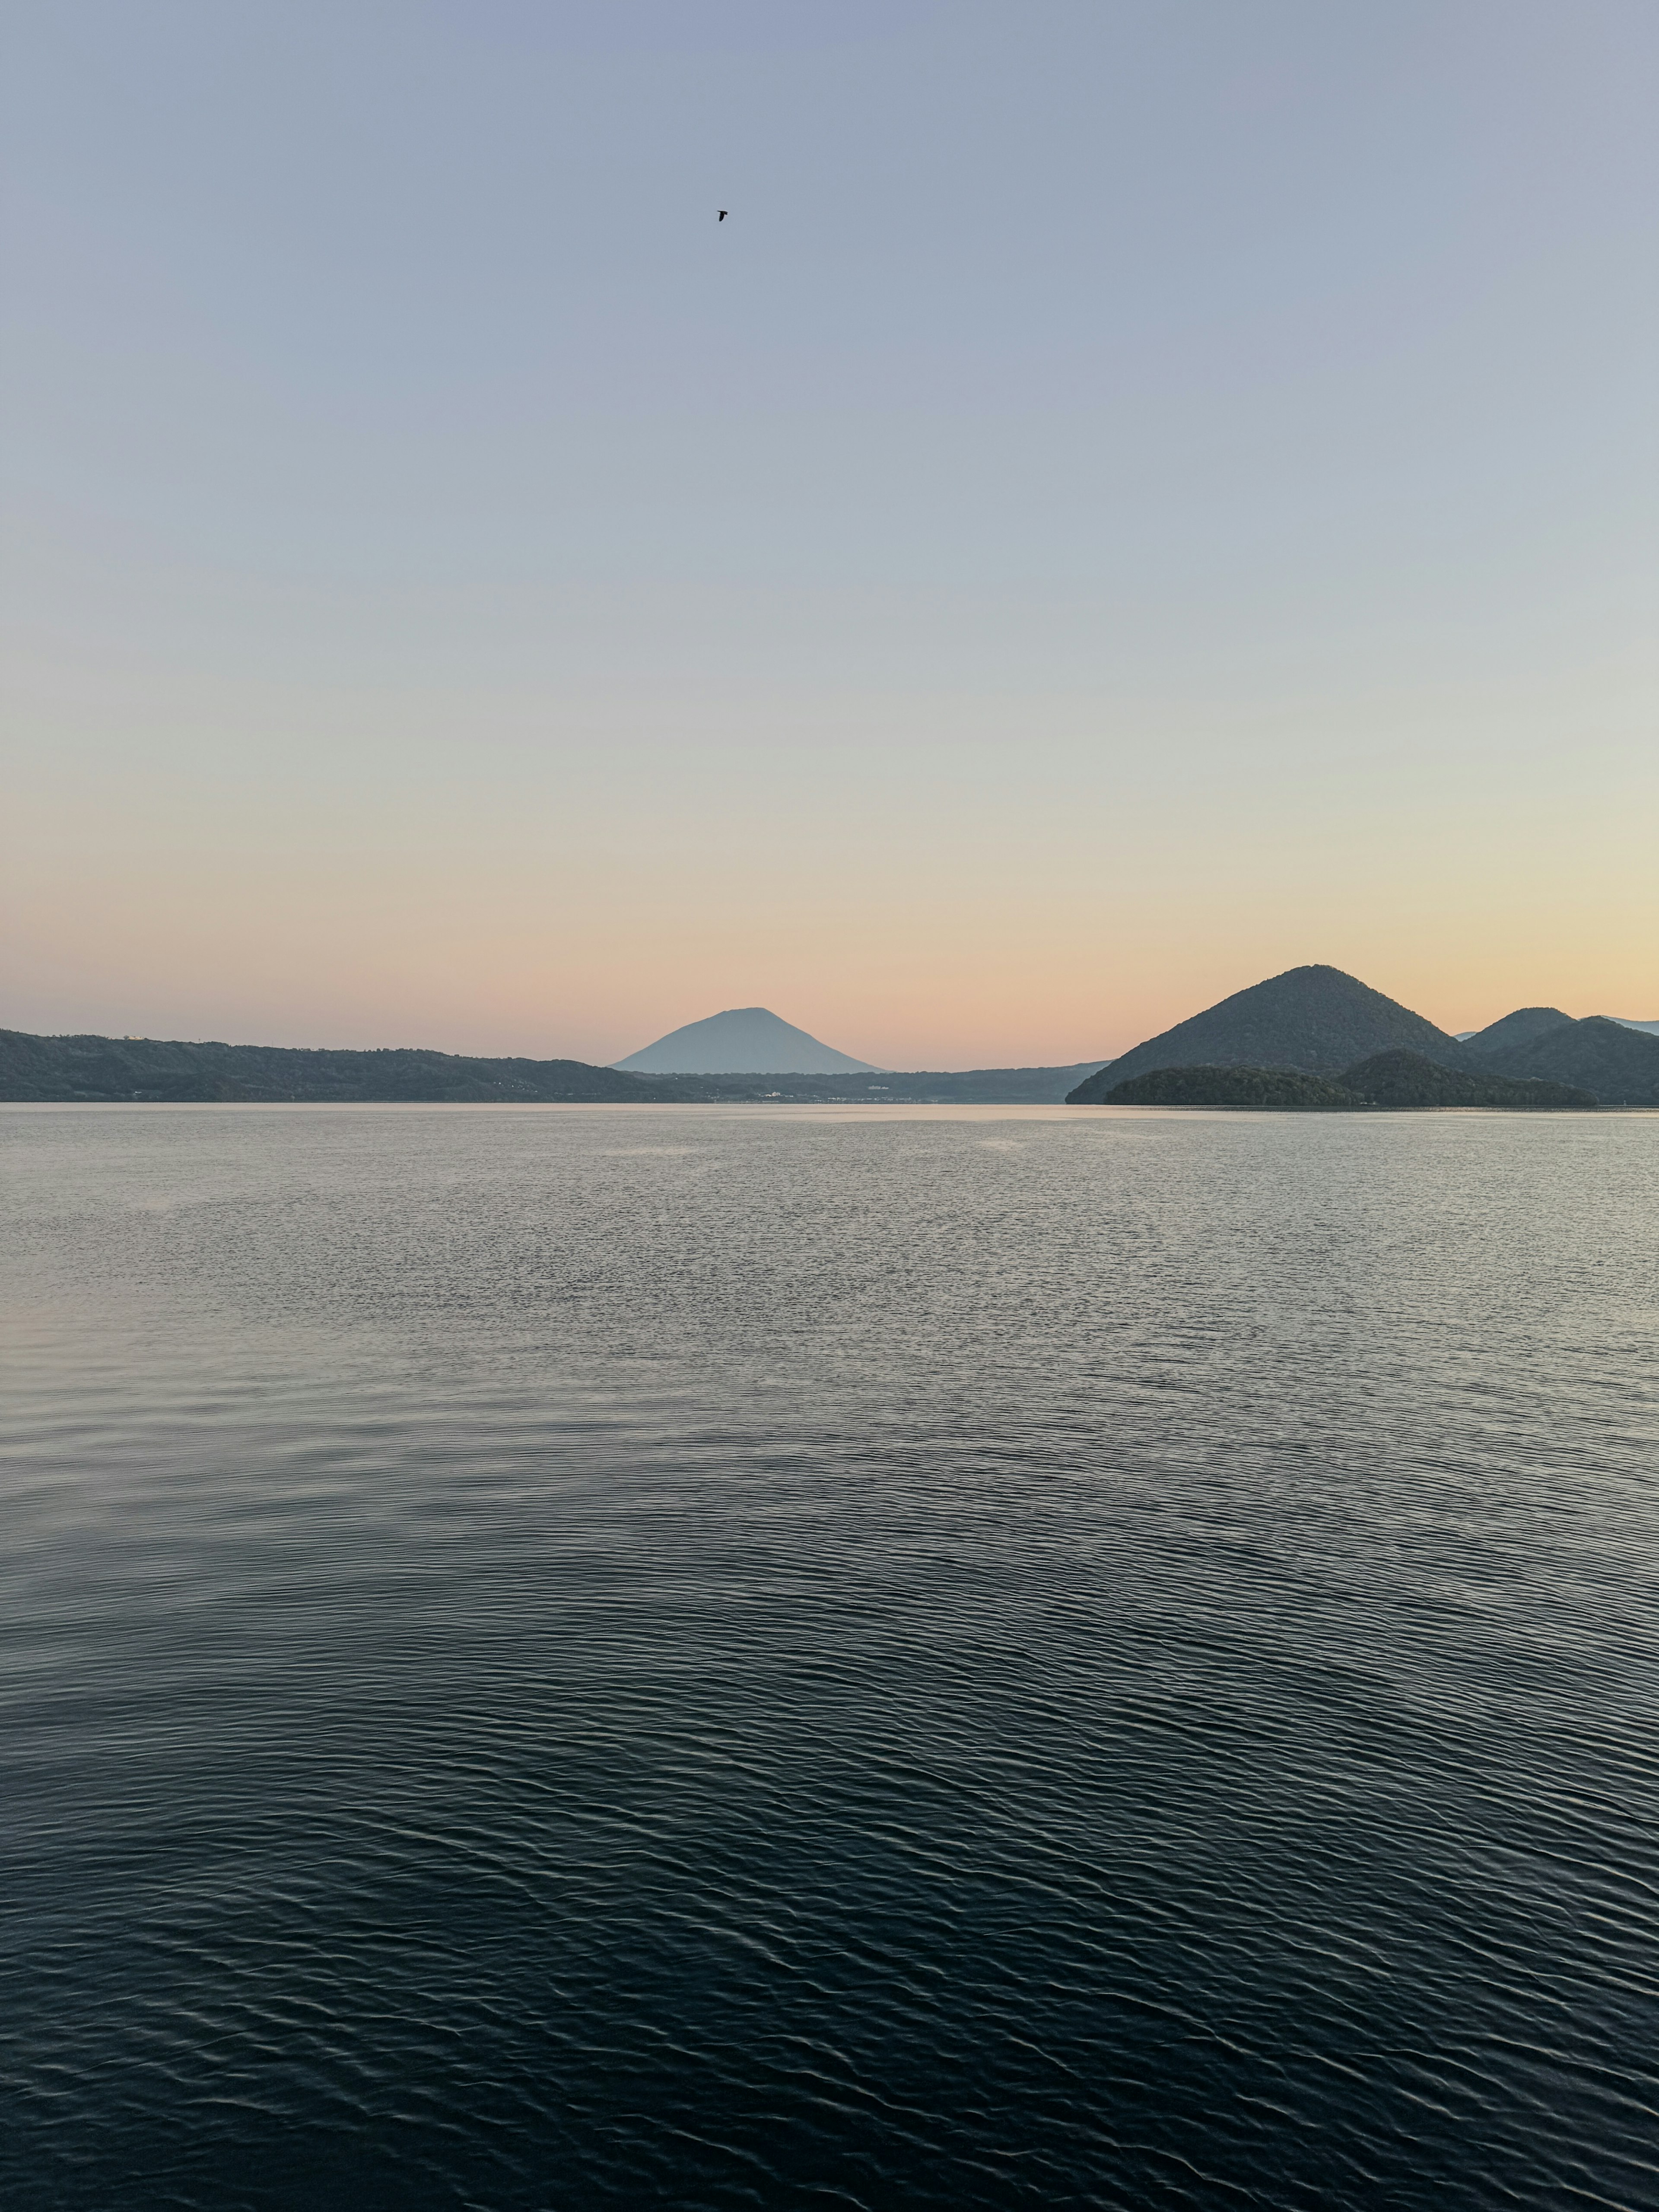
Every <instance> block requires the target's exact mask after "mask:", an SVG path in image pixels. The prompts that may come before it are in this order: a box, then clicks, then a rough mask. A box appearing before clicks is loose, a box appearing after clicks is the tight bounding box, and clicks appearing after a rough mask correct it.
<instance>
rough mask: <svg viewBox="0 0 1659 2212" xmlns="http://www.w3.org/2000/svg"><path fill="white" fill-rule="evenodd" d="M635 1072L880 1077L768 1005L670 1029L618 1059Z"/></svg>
mask: <svg viewBox="0 0 1659 2212" xmlns="http://www.w3.org/2000/svg"><path fill="white" fill-rule="evenodd" d="M615 1064H616V1066H617V1067H619V1068H625V1069H627V1070H628V1071H629V1073H633V1074H635V1075H776V1074H786V1075H877V1074H879V1073H880V1072H881V1071H880V1070H879V1069H878V1068H874V1067H872V1066H871V1065H870V1063H869V1061H868V1060H853V1059H851V1058H849V1056H848V1054H846V1053H844V1052H837V1051H836V1049H835V1048H834V1046H833V1045H827V1044H820V1043H819V1042H818V1040H817V1037H815V1036H808V1035H807V1033H806V1031H805V1030H798V1029H797V1028H796V1027H795V1026H794V1024H793V1022H786V1021H782V1020H781V1019H780V1018H779V1017H778V1016H777V1015H776V1014H775V1013H772V1012H770V1011H769V1009H768V1008H767V1007H765V1006H733V1007H732V1008H731V1009H730V1010H729V1011H728V1012H726V1013H723V1014H710V1015H709V1016H708V1019H707V1020H706V1021H701V1022H688V1023H687V1024H685V1026H684V1029H678V1030H670V1031H669V1033H668V1035H667V1036H663V1037H659V1038H658V1039H657V1042H655V1044H648V1045H647V1046H646V1047H645V1048H644V1049H643V1050H642V1051H640V1052H633V1053H629V1055H628V1058H627V1059H626V1060H617V1062H616V1063H615Z"/></svg>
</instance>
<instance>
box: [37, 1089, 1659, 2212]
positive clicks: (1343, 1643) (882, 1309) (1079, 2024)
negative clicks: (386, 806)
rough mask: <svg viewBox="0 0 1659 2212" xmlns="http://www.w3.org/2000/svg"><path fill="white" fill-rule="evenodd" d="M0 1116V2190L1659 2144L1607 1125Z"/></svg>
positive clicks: (548, 2202) (77, 2200)
mask: <svg viewBox="0 0 1659 2212" xmlns="http://www.w3.org/2000/svg"><path fill="white" fill-rule="evenodd" d="M0 1140H3V1144H4V1147H5V1152H6V1155H7V1176H6V1186H7V1194H8V1202H9V1219H8V1222H7V1226H6V1249H7V1254H8V1260H7V1282H8V1327H7V1340H8V1345H9V1351H8V1355H7V1357H8V1367H9V1382H10V1384H11V1386H12V1387H11V1390H10V1404H11V1417H10V1427H9V1435H8V1446H7V1452H6V1458H5V1462H4V1468H3V1474H0V1481H3V1502H4V1510H5V1527H6V1531H7V1541H6V1544H5V1547H4V1553H3V1563H0V1577H3V1582H0V1598H3V1605H0V1632H3V1644H0V1705H3V1732H0V1759H3V1769H4V1771H3V1774H0V1788H3V1793H4V1802H5V1805H6V1807H7V1818H6V1820H5V1823H4V1826H3V1831H0V1854H3V1866H0V1874H3V1880H0V1902H3V1910H4V1913H5V1929H4V1936H5V1941H4V1946H3V1954H0V1956H3V1961H4V1963H3V1966H0V1973H3V1976H4V1978H5V1984H6V1990H5V1997H4V2002H3V2004H0V2076H3V2083H0V2087H3V2101H4V2108H5V2111H6V2114H7V2118H6V2122H5V2127H4V2131H3V2135H0V2183H3V2194H4V2201H5V2202H6V2203H7V2204H8V2206H9V2207H12V2208H34V2207H41V2208H45V2207H48V2206H50V2207H52V2208H69V2207H74V2208H79V2207H83V2206H84V2207H88V2208H98V2212H105V2208H112V2207H121V2208H123V2212H146V2209H147V2208H149V2207H161V2206H196V2207H201V2208H204V2212H207V2208H211V2209H212V2212H228V2208H235V2207H239V2206H250V2207H252V2206H257V2207H260V2208H266V2207H269V2208H283V2209H284V2212H286V2208H289V2207H301V2206H303V2207H307V2208H314V2207H327V2208H332V2207H336V2206H338V2207H341V2208H345V2207H351V2208H353V2212H365V2208H376V2207H381V2206H385V2207H388V2208H389V2207H393V2206H397V2207H421V2208H426V2207H447V2206H452V2205H453V2206H456V2207H460V2206H472V2207H491V2208H494V2207H501V2208H511V2209H512V2212H518V2208H520V2207H522V2208H532V2207H560V2208H563V2207H573V2208H575V2207H586V2206H590V2205H592V2206H607V2205H616V2206H619V2207H620V2206H629V2207H637V2206H642V2205H671V2206H684V2207H702V2206H709V2207H726V2206H731V2207H733V2208H735V2207H738V2206H747V2207H754V2206H762V2207H767V2208H771V2207H779V2208H783V2207H795V2206H798V2205H809V2204H816V2203H823V2204H825V2205H839V2206H852V2207H857V2206H865V2207H870V2208H878V2207H879V2208H888V2207H893V2208H897V2207H905V2208H912V2207H929V2206H939V2207H945V2206H951V2207H964V2206H967V2207H974V2206H984V2207H1006V2206H1012V2205H1032V2206H1043V2207H1048V2206H1084V2205H1088V2206H1098V2205H1103V2206H1122V2207H1126V2208H1127V2207H1136V2208H1139V2207H1144V2206H1148V2205H1154V2206H1155V2205H1159V2204H1166V2203H1167V2204H1170V2205H1183V2206H1210V2205H1218V2206H1219V2205H1229V2206H1237V2205H1243V2206H1259V2207H1269V2208H1279V2207H1284V2208H1291V2207H1307V2208H1325V2207H1332V2206H1336V2207H1342V2206H1353V2207H1364V2208H1371V2207H1378V2206H1386V2207H1398V2206H1413V2207H1414V2206H1419V2205H1421V2206H1425V2207H1428V2206H1435V2207H1471V2206H1486V2205H1491V2206H1493V2207H1498V2206H1500V2205H1501V2206H1505V2207H1515V2206H1528V2207H1541V2206H1553V2205H1563V2206H1565V2205H1613V2206H1628V2207H1631V2208H1635V2207H1638V2206H1646V2205H1650V2204H1651V2203H1653V2202H1654V2201H1655V2198H1656V2194H1659V2182H1656V2167H1655V2153H1656V2142H1659V2120H1656V2089H1659V2072H1656V2059H1659V2034H1656V2033H1655V2026H1656V2020H1659V2007H1656V1968H1659V1935H1656V1919H1655V1897H1656V1894H1659V1833H1656V1814H1659V1773H1656V1749H1655V1747H1656V1744H1659V1725H1656V1723H1659V1711H1656V1706H1659V1697H1656V1665H1655V1661H1656V1650H1659V1638H1656V1629H1659V1620H1656V1604H1655V1591H1656V1577H1655V1567H1656V1564H1659V1561H1656V1552H1659V1508H1656V1470H1659V1452H1656V1439H1659V1419H1656V1398H1659V1390H1656V1361H1655V1358H1654V1314H1655V1266H1656V1252H1659V1235H1656V1230H1659V1117H1654V1116H1643V1115H1595V1116H1585V1117H1571V1118H1569V1117H1563V1118H1562V1119H1561V1120H1559V1121H1554V1120H1548V1121H1546V1120H1544V1119H1542V1118H1541V1119H1539V1120H1535V1121H1534V1120H1531V1119H1528V1118H1522V1117H1519V1116H1517V1117H1513V1118H1508V1119H1506V1118H1504V1117H1502V1116H1498V1115H1492V1116H1483V1115H1456V1116H1453V1115H1434V1116H1404V1115H1401V1116H1375V1117H1370V1116H1368V1117H1364V1119H1360V1118H1358V1117H1356V1118H1355V1119H1353V1120H1349V1119H1346V1118H1338V1117H1333V1118H1331V1119H1330V1120H1328V1121H1325V1120H1317V1119H1314V1118H1312V1117H1301V1116H1292V1117H1285V1118H1279V1117H1273V1116H1260V1117H1258V1116H1225V1115H1215V1116H1205V1115H1187V1116H1182V1115H1174V1114H1170V1115H1160V1114H1156V1113H1142V1114H1112V1113H1088V1112H1076V1111H1073V1112H1066V1111H1064V1110H1059V1109H1056V1110H1052V1111H1051V1110H1048V1109H1000V1108H999V1109H989V1108H986V1109H875V1110H872V1109H851V1110H842V1111H836V1110H833V1109H831V1110H815V1109H782V1110H779V1109H773V1110H771V1111H765V1110H753V1109H667V1110H662V1111H656V1110H647V1109H588V1110H572V1111H562V1110H558V1109H553V1110H548V1111H542V1112H503V1111H499V1110H485V1111H482V1112H455V1111H443V1110H419V1109H416V1110H408V1109H405V1110H397V1109H392V1110H376V1109H362V1110H357V1111H352V1110H345V1111H334V1112H330V1111H319V1110H299V1111H294V1110H287V1109H272V1110H247V1109H242V1110H237V1109H228V1110H221V1109H173V1110H165V1109H163V1110H154V1111H151V1110H144V1109H132V1110H120V1109H118V1110H113V1111H102V1112H100V1111H97V1110H77V1109H46V1110H35V1111H31V1110H13V1111H9V1112H6V1113H4V1114H0Z"/></svg>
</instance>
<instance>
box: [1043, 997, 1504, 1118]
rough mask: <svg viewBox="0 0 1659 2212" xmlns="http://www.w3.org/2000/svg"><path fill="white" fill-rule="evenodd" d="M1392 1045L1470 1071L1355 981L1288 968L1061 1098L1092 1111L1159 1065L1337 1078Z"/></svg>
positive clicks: (1429, 1026)
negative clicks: (1293, 1071)
mask: <svg viewBox="0 0 1659 2212" xmlns="http://www.w3.org/2000/svg"><path fill="white" fill-rule="evenodd" d="M1396 1048H1404V1049H1405V1050H1407V1052H1420V1053H1421V1054H1423V1056H1424V1058H1425V1060H1434V1061H1435V1062H1437V1064H1438V1065H1439V1066H1443V1067H1467V1066H1469V1065H1470V1064H1471V1063H1470V1062H1469V1060H1468V1057H1467V1053H1466V1048H1465V1047H1464V1046H1462V1045H1461V1044H1459V1043H1458V1042H1457V1040H1456V1038H1455V1037H1451V1036H1447V1035H1446V1032H1445V1031H1444V1030H1437V1029H1436V1027H1435V1025H1434V1024H1433V1023H1432V1022H1429V1021H1425V1020H1424V1018H1423V1017H1422V1015H1421V1014H1414V1013H1413V1012H1412V1010H1411V1008H1410V1007H1409V1006H1401V1005H1400V1004H1399V1003H1398V1001H1397V1000H1394V999H1385V998H1384V997H1383V994H1382V992H1381V991H1373V990H1372V989H1371V988H1370V985H1369V984H1366V983H1362V982H1361V981H1359V980H1358V977H1357V976H1354V975H1344V974H1343V972H1342V970H1341V969H1340V968H1326V967H1310V968H1291V969H1287V970H1286V971H1285V974H1284V975H1273V976H1269V978H1268V979H1267V981H1266V982H1265V983H1253V984H1252V985H1251V986H1250V987H1249V990H1247V991H1235V992H1234V994H1233V995H1232V996H1231V998H1230V999H1223V1000H1219V1001H1218V1004H1217V1005H1215V1006H1208V1007H1206V1009H1205V1011H1204V1012H1202V1013H1201V1014H1194V1015H1193V1016H1192V1018H1190V1020H1188V1021H1184V1022H1177V1023H1176V1026H1175V1027H1174V1029H1172V1030H1164V1033H1163V1035H1162V1036H1155V1037H1149V1038H1148V1039H1147V1041H1146V1043H1145V1044H1138V1045H1136V1046H1135V1048H1134V1049H1133V1051H1132V1052H1126V1053H1124V1054H1122V1055H1121V1058H1119V1059H1117V1060H1113V1061H1112V1062H1111V1063H1110V1065H1109V1066H1107V1067H1103V1068H1102V1069H1101V1071H1100V1073H1098V1074H1097V1075H1091V1077H1090V1078H1089V1079H1088V1081H1087V1082H1086V1083H1080V1084H1079V1085H1078V1087H1077V1089H1076V1090H1075V1091H1072V1092H1070V1093H1069V1094H1068V1099H1069V1103H1071V1104H1073V1105H1075V1106H1087V1105H1095V1104H1097V1103H1098V1102H1099V1101H1100V1100H1101V1099H1102V1098H1103V1097H1105V1095H1106V1093H1107V1092H1108V1091H1112V1090H1115V1088H1116V1087H1117V1085H1119V1084H1121V1083H1127V1082H1129V1081H1131V1080H1132V1079H1133V1078H1134V1077H1136V1076H1138V1075H1149V1074H1151V1073H1152V1072H1153V1071H1154V1070H1156V1069H1161V1068H1166V1067H1200V1066H1210V1067H1261V1068H1284V1067H1292V1068H1301V1069H1303V1070H1304V1072H1305V1073H1308V1074H1310V1075H1340V1073H1341V1072H1342V1070H1343V1069H1344V1068H1345V1067H1351V1066H1352V1065H1353V1063H1354V1062H1355V1061H1356V1060H1366V1059H1369V1058H1370V1055H1371V1054H1373V1053H1378V1052H1389V1051H1391V1050H1395V1049H1396Z"/></svg>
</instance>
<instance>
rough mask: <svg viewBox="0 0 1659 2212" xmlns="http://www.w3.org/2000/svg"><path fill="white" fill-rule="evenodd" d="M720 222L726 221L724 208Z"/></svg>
mask: <svg viewBox="0 0 1659 2212" xmlns="http://www.w3.org/2000/svg"><path fill="white" fill-rule="evenodd" d="M720 221H721V222H725V221H726V210H725V209H724V208H722V209H721V210H720Z"/></svg>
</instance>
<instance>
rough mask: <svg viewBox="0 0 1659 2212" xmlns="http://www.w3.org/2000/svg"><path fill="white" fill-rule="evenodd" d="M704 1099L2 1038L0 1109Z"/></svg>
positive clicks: (96, 1041)
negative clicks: (10, 1105) (23, 1105)
mask: <svg viewBox="0 0 1659 2212" xmlns="http://www.w3.org/2000/svg"><path fill="white" fill-rule="evenodd" d="M709 1095H710V1092H709V1087H708V1085H706V1084H700V1083H698V1082H696V1080H695V1079H682V1080H680V1081H678V1082H674V1083H668V1082H664V1081H657V1082H648V1081H647V1080H646V1079H643V1078H642V1077H640V1076H637V1075H623V1074H619V1073H617V1071H616V1070H615V1069H614V1068H609V1067H591V1066H588V1064H587V1063H586V1061H585V1060H475V1059H467V1058H464V1057H462V1056H461V1055H459V1054H454V1053H447V1052H426V1051H421V1050H418V1049H394V1050H389V1051H382V1052H350V1051H339V1052H334V1051H324V1050H316V1051H309V1050H306V1049H303V1048H296V1047H290V1046H285V1045H263V1044H217V1043H200V1044H197V1043H186V1042H183V1041H179V1040H170V1039H164V1038H159V1037H100V1036H64V1037H43V1036H27V1035H26V1034H25V1033H24V1032H23V1031H22V1030H0V1098H6V1099H37V1100H42V1101H45V1100H52V1099H57V1100H74V1099H83V1100H88V1101H94V1102H95V1101H110V1102H113V1101H116V1100H125V1101H129V1102H130V1101H132V1100H134V1099H137V1100H157V1101H163V1102H168V1103H172V1102H179V1103H183V1102H186V1101H203V1102H205V1101H210V1100H217V1101H221V1102H223V1103H235V1102H238V1101H243V1102H247V1103H258V1102H267V1103H270V1102H276V1101H284V1100H295V1101H299V1102H301V1103H307V1104H313V1105H324V1104H338V1105H353V1104H371V1103H379V1104H398V1103H408V1104H411V1105H412V1104H449V1105H482V1104H487V1103H496V1104H502V1105H515V1104H517V1105H530V1104H540V1103H564V1102H581V1101H592V1102H605V1101H616V1102H623V1101H629V1100H632V1101H634V1102H635V1103H651V1102H653V1101H656V1102H659V1103H670V1102H676V1103H678V1102H679V1101H682V1100H685V1099H694V1098H705V1097H708V1096H709ZM749 1095H752V1094H749Z"/></svg>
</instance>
